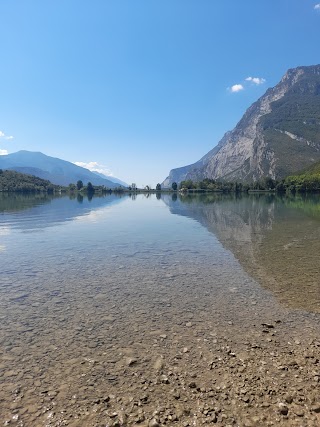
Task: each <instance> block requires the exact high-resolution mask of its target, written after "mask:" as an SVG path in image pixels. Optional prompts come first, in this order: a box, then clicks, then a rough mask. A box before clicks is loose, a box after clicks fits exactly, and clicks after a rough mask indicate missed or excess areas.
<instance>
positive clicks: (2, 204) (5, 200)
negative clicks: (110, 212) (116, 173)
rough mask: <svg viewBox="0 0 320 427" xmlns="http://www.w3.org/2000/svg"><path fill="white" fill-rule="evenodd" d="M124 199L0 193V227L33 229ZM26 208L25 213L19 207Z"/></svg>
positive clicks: (76, 216)
mask: <svg viewBox="0 0 320 427" xmlns="http://www.w3.org/2000/svg"><path fill="white" fill-rule="evenodd" d="M123 199H124V196H123V195H118V194H117V195H115V194H111V195H110V194H107V195H101V196H96V195H95V196H93V195H92V194H89V195H88V196H83V195H82V194H77V195H76V196H75V195H72V194H71V195H70V196H69V197H68V196H53V195H48V194H36V195H35V194H32V195H31V194H30V195H26V194H14V193H11V194H6V193H0V218H1V224H0V230H1V229H5V228H16V229H21V230H24V231H26V230H36V229H43V228H46V227H51V226H53V225H57V224H59V223H63V222H66V221H72V220H74V219H75V218H79V217H82V216H88V215H89V214H90V213H92V212H93V211H97V210H100V209H103V208H105V207H110V206H111V205H113V204H115V203H119V202H121V201H122V200H123ZM26 210H27V211H28V213H27V215H26V213H25V212H23V211H26Z"/></svg>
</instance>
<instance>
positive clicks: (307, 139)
mask: <svg viewBox="0 0 320 427" xmlns="http://www.w3.org/2000/svg"><path fill="white" fill-rule="evenodd" d="M317 160H320V65H316V66H310V67H298V68H294V69H291V70H288V72H287V73H286V74H285V75H284V77H283V78H282V79H281V81H280V82H279V83H278V84H277V85H276V86H275V87H274V88H271V89H268V90H267V91H266V93H265V94H264V95H263V96H262V97H261V98H260V99H259V100H258V101H256V102H255V103H254V104H252V105H251V107H250V108H249V109H248V110H247V111H246V113H245V114H244V116H243V117H242V119H241V120H240V122H239V123H238V124H237V125H236V127H235V128H234V129H233V130H232V131H231V132H227V133H226V134H225V135H224V137H223V138H222V139H221V141H220V142H219V144H218V145H217V146H216V147H215V148H214V149H213V150H211V151H210V152H209V153H208V154H206V155H205V156H204V157H203V158H202V159H201V160H199V161H198V162H196V163H194V164H192V165H189V166H184V167H182V168H177V169H173V170H171V172H170V174H169V176H168V177H167V178H166V179H165V181H164V182H163V186H165V187H169V186H171V184H172V182H181V181H182V180H186V179H191V180H194V181H199V180H202V179H204V178H210V179H226V180H238V181H252V180H257V179H259V178H261V177H263V176H270V177H272V178H274V179H280V178H284V177H285V176H287V175H289V174H292V173H295V172H297V171H300V170H302V169H305V168H306V167H308V166H310V165H312V164H313V163H314V162H316V161H317Z"/></svg>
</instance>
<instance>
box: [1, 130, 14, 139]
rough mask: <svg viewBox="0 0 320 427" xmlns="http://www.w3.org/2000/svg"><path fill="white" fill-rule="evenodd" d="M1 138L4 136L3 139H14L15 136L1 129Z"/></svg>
mask: <svg viewBox="0 0 320 427" xmlns="http://www.w3.org/2000/svg"><path fill="white" fill-rule="evenodd" d="M0 138H3V139H7V140H9V139H13V136H12V135H10V136H9V135H6V134H5V133H4V132H2V131H1V130H0Z"/></svg>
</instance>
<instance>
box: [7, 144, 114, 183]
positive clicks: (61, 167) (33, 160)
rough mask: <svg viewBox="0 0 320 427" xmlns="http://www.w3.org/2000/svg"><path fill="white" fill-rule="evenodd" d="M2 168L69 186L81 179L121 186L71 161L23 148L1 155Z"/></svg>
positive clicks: (85, 181)
mask: <svg viewBox="0 0 320 427" xmlns="http://www.w3.org/2000/svg"><path fill="white" fill-rule="evenodd" d="M0 169H8V170H15V171H16V172H20V173H25V174H29V175H35V176H37V177H39V178H42V179H47V180H49V181H51V182H52V183H53V184H57V185H66V186H67V185H69V184H70V183H74V184H75V183H76V182H77V181H78V180H81V181H83V183H84V184H85V185H86V184H87V183H88V182H89V181H90V182H91V184H93V185H105V186H106V187H108V188H115V187H119V184H118V183H115V182H113V181H112V180H110V179H107V177H102V176H99V175H98V174H96V173H94V172H91V171H89V170H88V169H85V168H82V167H80V166H77V165H75V164H73V163H71V162H67V161H66V160H61V159H58V158H56V157H50V156H46V155H45V154H43V153H40V152H32V151H25V150H22V151H17V152H16V153H12V154H8V155H6V156H0Z"/></svg>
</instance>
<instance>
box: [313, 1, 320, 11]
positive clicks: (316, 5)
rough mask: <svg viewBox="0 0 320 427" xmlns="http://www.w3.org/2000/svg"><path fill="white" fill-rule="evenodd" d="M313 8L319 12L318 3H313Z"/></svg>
mask: <svg viewBox="0 0 320 427" xmlns="http://www.w3.org/2000/svg"><path fill="white" fill-rule="evenodd" d="M314 9H315V10H318V11H319V12H320V3H317V4H315V5H314Z"/></svg>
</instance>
